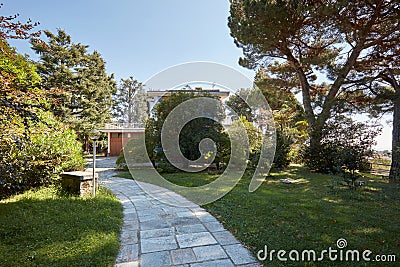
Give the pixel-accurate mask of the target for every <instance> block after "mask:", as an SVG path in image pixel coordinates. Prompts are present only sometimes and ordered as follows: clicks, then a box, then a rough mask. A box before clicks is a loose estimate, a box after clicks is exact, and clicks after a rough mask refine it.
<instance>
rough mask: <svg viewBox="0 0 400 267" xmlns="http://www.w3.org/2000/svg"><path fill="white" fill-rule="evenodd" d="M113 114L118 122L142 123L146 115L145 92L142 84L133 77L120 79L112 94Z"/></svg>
mask: <svg viewBox="0 0 400 267" xmlns="http://www.w3.org/2000/svg"><path fill="white" fill-rule="evenodd" d="M113 99H114V106H113V112H112V113H113V116H114V119H116V120H117V121H118V122H122V123H138V124H143V123H144V122H145V120H146V117H147V114H148V113H147V102H146V93H145V91H144V89H143V84H142V83H141V82H139V81H137V80H136V79H134V78H133V77H129V78H128V79H121V82H120V85H119V86H118V88H117V91H116V93H115V94H114V95H113Z"/></svg>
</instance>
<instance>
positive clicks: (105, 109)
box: [31, 29, 116, 143]
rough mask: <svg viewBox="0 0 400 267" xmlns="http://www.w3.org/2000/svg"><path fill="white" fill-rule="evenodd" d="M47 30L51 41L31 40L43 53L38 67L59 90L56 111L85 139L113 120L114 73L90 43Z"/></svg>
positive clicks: (44, 78) (48, 85) (48, 84)
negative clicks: (90, 51)
mask: <svg viewBox="0 0 400 267" xmlns="http://www.w3.org/2000/svg"><path fill="white" fill-rule="evenodd" d="M44 33H45V35H46V37H47V38H48V42H44V41H41V40H38V39H33V40H32V41H31V44H32V48H33V50H34V51H35V52H36V53H37V54H39V56H40V60H39V62H37V69H38V72H39V74H40V76H41V78H42V81H43V83H42V85H43V87H44V88H46V89H48V90H50V89H57V90H58V92H59V93H58V94H55V95H53V101H52V104H53V106H52V110H53V112H54V114H56V115H57V116H58V117H59V118H60V119H61V120H63V121H64V122H66V123H69V124H71V125H72V126H73V128H74V129H75V130H76V131H77V132H78V134H79V136H80V139H81V140H83V141H85V140H87V136H88V133H89V131H90V130H91V129H93V128H97V127H101V126H102V124H104V123H106V122H108V121H110V120H111V107H112V94H113V93H114V92H115V90H116V83H115V81H114V77H113V75H108V74H107V73H106V68H105V62H104V60H103V59H102V57H101V55H100V54H99V53H98V52H97V51H94V52H93V53H89V52H88V51H87V49H88V46H87V45H82V44H80V43H78V44H76V43H73V42H72V41H71V37H70V36H69V35H68V34H66V33H65V32H64V31H63V30H60V29H59V30H58V31H57V34H53V33H51V32H50V31H45V32H44ZM86 143H87V142H86Z"/></svg>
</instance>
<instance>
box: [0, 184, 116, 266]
mask: <svg viewBox="0 0 400 267" xmlns="http://www.w3.org/2000/svg"><path fill="white" fill-rule="evenodd" d="M58 192H59V190H58V189H57V188H56V187H50V188H40V189H38V190H31V191H28V192H25V193H24V194H21V195H17V196H14V197H12V198H10V199H6V200H3V201H0V225H1V226H0V240H1V242H0V259H1V265H2V266H21V267H23V266H104V267H106V266H111V265H113V264H114V263H115V259H116V257H117V253H118V249H119V235H120V231H121V230H120V229H121V227H122V221H123V220H122V218H123V214H122V205H121V203H120V202H119V201H118V199H117V198H116V197H115V196H113V195H112V194H111V192H110V191H108V190H105V189H104V188H102V187H100V190H98V193H97V194H96V197H95V198H92V197H87V198H81V197H75V196H65V195H60V194H59V193H58Z"/></svg>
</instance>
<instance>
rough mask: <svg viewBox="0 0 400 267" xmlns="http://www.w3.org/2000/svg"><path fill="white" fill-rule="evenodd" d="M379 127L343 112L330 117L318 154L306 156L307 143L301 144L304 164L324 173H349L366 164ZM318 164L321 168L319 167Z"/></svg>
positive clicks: (362, 168) (307, 150)
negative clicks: (346, 115) (357, 120)
mask: <svg viewBox="0 0 400 267" xmlns="http://www.w3.org/2000/svg"><path fill="white" fill-rule="evenodd" d="M379 132H380V129H379V127H377V126H376V125H370V124H366V123H362V122H355V121H353V120H352V119H350V118H348V117H345V116H343V115H337V116H334V117H333V118H330V119H329V120H328V122H327V124H326V127H325V128H324V130H323V132H322V140H321V150H320V151H319V153H320V157H319V158H318V159H310V158H309V157H308V156H307V154H309V153H310V149H311V147H310V146H308V147H305V149H304V150H303V157H304V160H305V161H309V162H307V163H308V164H307V165H308V166H310V167H311V168H313V169H314V170H318V171H321V172H326V173H342V174H344V173H347V172H349V173H350V174H351V177H355V176H354V174H355V172H356V171H358V170H364V169H365V168H366V166H367V165H368V157H369V156H372V146H373V145H374V144H375V141H374V139H375V137H376V136H377V135H378V134H379ZM321 168H322V169H321Z"/></svg>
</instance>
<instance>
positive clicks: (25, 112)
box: [0, 40, 84, 198]
mask: <svg viewBox="0 0 400 267" xmlns="http://www.w3.org/2000/svg"><path fill="white" fill-rule="evenodd" d="M0 44H1V47H2V50H3V53H1V54H0V72H1V75H0V79H1V86H2V87H1V91H0V95H1V97H0V122H1V123H0V193H1V194H0V195H1V198H4V197H7V196H9V195H10V194H14V193H16V192H21V191H23V190H26V189H29V188H31V187H37V186H40V185H43V184H49V183H51V182H52V181H53V180H54V178H56V175H57V173H58V172H60V171H61V170H69V169H72V168H82V167H83V164H84V161H83V157H82V153H81V149H80V144H79V143H77V142H76V140H75V138H76V135H75V133H74V132H73V131H71V130H69V129H67V128H66V127H65V126H64V125H62V124H61V123H59V122H57V121H56V120H55V118H54V117H53V116H52V114H50V113H48V112H46V111H45V110H46V109H47V108H48V102H47V96H48V92H47V91H45V90H43V89H41V88H40V87H39V84H40V77H39V76H38V74H37V73H36V72H35V67H34V65H33V64H32V63H30V62H29V61H28V60H27V59H26V58H24V57H23V56H21V55H19V54H17V53H16V52H15V49H12V48H10V47H9V45H8V43H7V42H6V41H5V40H0Z"/></svg>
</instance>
